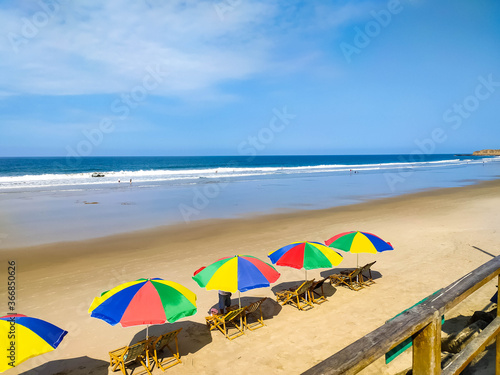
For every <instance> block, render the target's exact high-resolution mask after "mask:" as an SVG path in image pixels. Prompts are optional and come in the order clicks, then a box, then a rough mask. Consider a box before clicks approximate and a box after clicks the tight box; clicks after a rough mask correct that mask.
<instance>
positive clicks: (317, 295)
mask: <svg viewBox="0 0 500 375" xmlns="http://www.w3.org/2000/svg"><path fill="white" fill-rule="evenodd" d="M326 280H328V277H325V278H324V279H321V280H318V281H316V282H314V283H313V284H312V285H311V287H310V288H309V295H310V296H311V301H312V302H313V303H317V304H318V305H320V304H322V303H323V302H326V301H328V300H327V299H326V297H325V292H324V291H323V284H324V283H325V281H326Z"/></svg>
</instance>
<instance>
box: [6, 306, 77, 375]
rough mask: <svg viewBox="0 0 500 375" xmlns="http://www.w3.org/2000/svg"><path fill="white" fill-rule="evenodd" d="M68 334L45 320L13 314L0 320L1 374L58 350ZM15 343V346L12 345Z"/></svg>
mask: <svg viewBox="0 0 500 375" xmlns="http://www.w3.org/2000/svg"><path fill="white" fill-rule="evenodd" d="M67 333H68V332H67V331H65V330H63V329H61V328H59V327H56V326H55V325H53V324H51V323H48V322H46V321H44V320H41V319H37V318H31V317H28V316H26V315H21V314H12V315H6V316H2V317H1V318H0V348H1V350H2V353H5V355H3V356H2V360H1V361H0V372H3V371H6V370H8V369H10V368H12V367H14V366H17V365H19V364H20V363H22V362H24V361H26V360H27V359H29V358H32V357H35V356H37V355H40V354H44V353H47V352H50V351H52V350H54V349H56V348H57V347H58V346H59V344H60V343H61V341H62V339H63V338H64V336H66V334H67ZM13 342H14V345H12V343H13Z"/></svg>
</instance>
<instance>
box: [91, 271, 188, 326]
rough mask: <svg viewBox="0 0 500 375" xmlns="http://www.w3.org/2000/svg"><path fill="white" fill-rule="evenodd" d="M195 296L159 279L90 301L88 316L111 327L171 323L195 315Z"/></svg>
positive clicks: (142, 281) (137, 282) (126, 286)
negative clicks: (118, 324)
mask: <svg viewBox="0 0 500 375" xmlns="http://www.w3.org/2000/svg"><path fill="white" fill-rule="evenodd" d="M196 311H197V308H196V295H195V294H194V293H193V292H191V291H190V290H189V289H187V288H186V287H184V286H182V285H180V284H178V283H175V282H173V281H167V280H163V279H159V278H155V279H139V280H135V281H131V282H128V283H125V284H121V285H119V286H117V287H115V288H113V289H111V290H109V291H107V292H104V293H103V294H102V295H101V296H100V297H96V298H94V301H93V302H92V305H91V306H90V308H89V313H90V314H91V316H92V317H94V318H99V319H102V320H104V321H105V322H107V323H109V324H111V325H112V326H114V325H116V324H117V323H120V324H121V325H122V327H129V326H135V325H141V324H147V325H150V324H163V323H165V322H166V321H168V322H170V323H173V322H175V321H177V320H179V319H180V318H183V317H186V316H190V315H193V314H195V313H196Z"/></svg>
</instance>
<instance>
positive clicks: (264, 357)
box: [1, 181, 500, 375]
mask: <svg viewBox="0 0 500 375" xmlns="http://www.w3.org/2000/svg"><path fill="white" fill-rule="evenodd" d="M499 189H500V181H490V182H485V183H481V184H479V185H474V186H469V187H461V188H450V189H442V190H435V191H428V192H423V193H418V194H412V195H407V196H402V197H396V198H389V199H383V200H378V201H372V202H367V203H363V204H358V205H353V206H346V207H339V208H333V209H328V210H321V211H305V212H297V213H292V214H281V215H270V216H264V217H258V218H249V219H240V220H211V221H205V222H197V223H191V224H189V225H187V224H186V225H181V226H177V227H165V228H155V229H152V230H148V231H141V232H136V233H129V234H123V235H117V236H111V237H106V238H99V239H93V240H87V241H81V242H74V243H58V244H51V245H44V246H38V247H35V248H19V249H15V250H4V251H2V259H4V260H7V259H15V260H16V262H17V265H18V271H17V283H18V284H17V285H18V289H17V293H18V300H17V312H18V313H23V314H26V315H30V316H35V317H38V318H41V319H45V320H48V321H50V322H52V323H54V324H56V325H58V326H60V327H61V328H64V329H66V330H68V331H69V334H68V335H67V336H66V338H65V339H64V341H63V342H62V344H61V345H60V346H59V348H58V349H57V350H55V351H53V352H51V353H47V354H45V355H42V356H38V357H36V358H32V359H30V360H28V361H26V362H24V363H23V364H21V365H19V366H18V367H17V368H15V369H12V370H9V371H8V372H7V373H10V374H16V373H23V372H25V371H28V370H32V369H34V370H35V371H37V373H42V374H56V373H61V374H107V373H108V359H109V358H108V351H110V350H112V349H116V348H119V347H121V346H124V345H127V344H129V343H131V342H135V341H138V340H140V339H142V338H144V337H145V327H143V326H139V327H129V328H123V327H121V326H115V327H111V326H109V325H108V324H107V323H105V322H103V321H101V320H98V319H94V318H91V317H90V316H89V315H88V313H87V309H88V307H89V305H90V303H91V302H92V299H93V298H94V297H95V296H97V295H98V294H100V293H101V292H102V291H104V290H107V289H109V288H111V287H113V286H116V285H118V284H120V283H123V282H126V281H131V280H134V279H137V278H141V277H146V278H147V277H160V278H164V279H167V280H173V281H176V282H179V283H181V284H183V285H185V286H186V287H188V288H190V289H191V290H192V291H194V292H195V293H196V294H197V296H198V313H197V314H196V315H194V316H192V317H188V318H184V319H181V320H180V321H178V322H176V323H174V324H168V323H167V324H165V325H163V326H153V327H150V334H160V333H163V332H166V331H169V330H173V329H177V328H180V327H182V328H183V330H182V332H181V333H180V335H179V346H180V352H181V355H182V361H183V363H182V364H181V365H177V366H174V367H172V368H171V369H169V370H168V373H169V374H171V375H175V374H193V373H196V374H217V375H220V374H232V373H243V374H245V373H250V372H251V373H261V374H298V373H301V372H302V371H304V370H306V369H308V368H310V367H311V366H313V365H315V364H316V363H318V362H320V361H321V360H323V359H325V358H327V357H328V356H330V355H332V354H333V353H335V352H337V351H338V350H340V349H342V348H343V347H345V346H346V345H348V344H350V343H351V342H353V341H355V340H356V339H358V338H360V337H362V336H363V335H365V334H367V333H368V332H370V331H372V330H373V329H375V328H377V327H379V326H380V325H382V324H384V322H385V321H386V320H387V319H390V318H391V317H393V316H394V315H396V314H397V313H399V312H400V311H402V310H404V309H406V308H408V307H410V306H412V305H413V304H415V303H416V302H418V301H419V300H421V299H423V298H425V297H426V296H428V295H429V294H431V293H433V292H435V291H436V290H438V289H439V288H442V287H445V286H447V285H448V284H450V283H451V282H453V281H455V280H456V279H458V278H459V277H461V276H463V275H464V274H466V273H468V272H470V271H471V270H473V269H475V268H477V267H478V266H480V265H481V264H483V263H485V262H487V261H488V260H490V259H492V257H493V256H496V255H499V254H500V248H499V246H498V244H499V243H500V231H498V230H497V229H498V227H499V223H500V210H498V207H500V194H499ZM348 230H363V231H368V232H372V233H376V234H378V235H379V236H381V237H382V238H384V239H386V240H388V241H390V242H391V243H392V244H393V245H394V247H395V248H396V250H395V251H390V252H385V253H381V254H375V255H372V254H361V255H360V263H362V264H364V263H367V262H370V261H373V260H376V261H377V263H375V265H374V267H373V270H374V271H375V275H376V277H377V278H376V284H374V285H372V286H370V287H368V288H365V289H363V290H361V291H359V292H354V291H351V290H348V289H346V288H342V287H338V288H333V287H331V286H329V285H328V286H326V287H325V291H326V292H327V294H328V295H329V297H328V302H326V303H323V304H322V305H320V306H318V307H315V308H314V309H312V310H310V311H307V312H303V311H298V310H297V309H295V308H294V307H292V306H290V305H287V306H284V307H281V306H280V305H278V304H277V303H276V302H275V301H274V299H273V295H274V294H273V290H280V289H282V288H283V287H285V286H288V285H289V284H290V283H298V282H299V281H301V280H303V278H304V271H303V270H295V269H291V268H286V267H278V270H279V271H280V272H281V275H282V276H281V278H280V279H279V280H278V282H277V283H276V284H275V285H274V286H273V288H272V289H271V288H264V289H256V290H253V291H249V292H246V293H243V294H242V300H243V301H242V302H243V303H246V302H248V301H253V300H254V299H256V298H258V297H263V296H266V297H271V299H268V300H267V301H266V302H265V303H264V305H263V306H264V317H265V323H266V326H265V327H263V328H261V329H258V330H256V331H252V332H249V331H247V334H245V335H244V336H242V337H239V338H237V339H235V340H234V341H229V340H227V339H226V338H224V336H223V335H222V334H221V333H220V332H216V331H213V332H209V331H208V329H207V328H206V326H205V324H204V320H205V316H206V312H207V311H208V310H209V309H210V308H211V307H212V306H213V305H214V304H215V303H216V302H217V292H216V291H206V290H204V289H201V288H199V287H198V285H197V284H196V283H195V282H194V281H193V280H192V279H191V276H192V274H193V272H194V271H195V270H196V269H198V268H199V267H201V266H203V265H207V264H210V263H211V262H213V261H214V260H216V259H218V258H220V257H223V256H228V255H234V254H250V255H254V256H257V257H260V258H261V259H264V260H267V259H268V258H267V254H268V252H270V251H272V250H275V249H277V248H279V247H281V246H284V245H286V244H288V243H290V242H294V241H305V240H308V241H324V240H326V239H328V238H329V237H331V236H333V235H335V234H337V233H339V232H343V231H348ZM27 235H29V234H27ZM343 255H344V261H343V262H342V264H341V265H340V266H341V267H339V268H337V269H334V270H314V271H309V272H308V278H313V277H314V278H316V279H318V278H320V277H321V276H326V275H328V274H330V273H333V272H338V271H339V270H340V269H343V268H349V267H354V266H356V256H355V255H354V254H348V253H343ZM5 264H6V262H5ZM6 271H7V266H5V267H3V269H2V271H1V275H2V277H4V278H5V279H4V280H6ZM4 284H5V283H4ZM495 290H496V287H495V284H494V283H493V282H492V283H489V284H488V285H487V286H485V287H484V288H482V289H480V290H479V291H478V292H476V293H475V294H474V295H473V296H472V297H470V298H469V299H468V300H466V302H465V303H463V304H461V305H459V307H458V308H457V310H456V311H452V312H451V313H450V314H449V316H447V320H449V321H451V322H453V317H454V316H457V315H458V316H459V315H460V314H466V313H469V312H470V311H472V310H480V309H483V308H485V307H486V306H487V305H488V302H489V298H490V297H491V295H492V294H493V293H494V292H495ZM1 298H2V299H3V301H5V302H4V305H3V306H4V309H6V305H7V303H6V301H7V298H6V293H5V290H4V291H2V296H1ZM445 327H446V326H445ZM445 327H444V328H443V329H445ZM410 363H411V355H410V354H408V353H405V354H404V355H402V356H400V357H399V358H398V359H396V360H395V361H394V362H392V363H391V364H390V365H389V366H386V365H384V363H383V360H378V361H376V362H375V363H374V364H373V365H371V366H370V367H368V368H367V369H365V370H364V371H363V374H385V373H387V374H390V373H395V372H397V371H399V370H402V369H404V368H406V367H408V366H409V365H410ZM136 372H137V371H134V373H136ZM28 373H33V374H34V373H36V372H34V371H29V372H28ZM110 373H111V371H110ZM154 373H155V374H160V373H161V371H159V370H155V372H154Z"/></svg>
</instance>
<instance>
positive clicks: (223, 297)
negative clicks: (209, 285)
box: [219, 290, 232, 314]
mask: <svg viewBox="0 0 500 375" xmlns="http://www.w3.org/2000/svg"><path fill="white" fill-rule="evenodd" d="M231 295H232V294H231V292H225V291H223V290H219V311H220V313H221V314H224V310H225V309H226V308H228V307H229V306H231Z"/></svg>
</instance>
